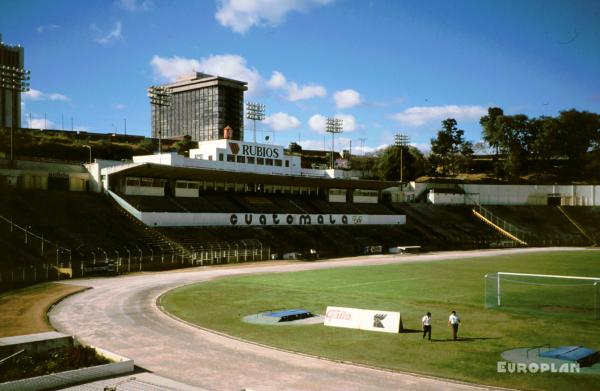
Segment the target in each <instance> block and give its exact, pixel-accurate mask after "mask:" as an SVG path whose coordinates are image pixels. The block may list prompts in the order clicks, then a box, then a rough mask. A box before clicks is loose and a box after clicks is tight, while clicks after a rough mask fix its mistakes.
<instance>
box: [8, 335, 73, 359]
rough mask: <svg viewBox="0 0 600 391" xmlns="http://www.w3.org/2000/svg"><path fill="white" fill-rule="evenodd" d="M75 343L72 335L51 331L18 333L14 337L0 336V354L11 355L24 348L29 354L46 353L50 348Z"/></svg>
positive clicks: (68, 345) (64, 346)
mask: <svg viewBox="0 0 600 391" xmlns="http://www.w3.org/2000/svg"><path fill="white" fill-rule="evenodd" d="M73 345H74V339H73V336H72V335H67V334H62V333H57V332H55V331H50V332H47V333H36V334H26V335H17V336H14V337H5V338H0V356H1V357H5V356H9V355H11V354H12V353H16V352H18V351H20V350H22V349H24V350H25V351H26V352H27V353H29V354H38V353H45V352H47V351H49V350H53V349H59V348H69V347H72V346H73Z"/></svg>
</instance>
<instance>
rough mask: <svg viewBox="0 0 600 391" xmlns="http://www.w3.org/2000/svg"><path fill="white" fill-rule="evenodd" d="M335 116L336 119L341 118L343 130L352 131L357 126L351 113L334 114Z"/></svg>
mask: <svg viewBox="0 0 600 391" xmlns="http://www.w3.org/2000/svg"><path fill="white" fill-rule="evenodd" d="M335 118H337V119H341V120H342V121H343V122H342V130H343V131H344V132H352V131H354V130H356V128H357V127H358V125H357V123H356V118H354V116H353V115H351V114H341V113H339V114H336V115H335Z"/></svg>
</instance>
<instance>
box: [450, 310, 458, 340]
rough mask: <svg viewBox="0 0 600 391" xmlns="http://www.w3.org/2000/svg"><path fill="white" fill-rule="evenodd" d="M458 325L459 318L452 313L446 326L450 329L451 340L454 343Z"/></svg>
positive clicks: (454, 312)
mask: <svg viewBox="0 0 600 391" xmlns="http://www.w3.org/2000/svg"><path fill="white" fill-rule="evenodd" d="M459 323H460V318H459V317H458V315H456V311H452V313H451V314H450V317H449V318H448V326H449V327H452V338H454V340H455V341H456V338H457V336H456V334H458V324H459Z"/></svg>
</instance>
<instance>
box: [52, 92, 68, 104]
mask: <svg viewBox="0 0 600 391" xmlns="http://www.w3.org/2000/svg"><path fill="white" fill-rule="evenodd" d="M48 99H50V100H59V101H62V102H68V101H70V100H71V99H69V97H68V96H66V95H63V94H58V93H52V94H49V95H48Z"/></svg>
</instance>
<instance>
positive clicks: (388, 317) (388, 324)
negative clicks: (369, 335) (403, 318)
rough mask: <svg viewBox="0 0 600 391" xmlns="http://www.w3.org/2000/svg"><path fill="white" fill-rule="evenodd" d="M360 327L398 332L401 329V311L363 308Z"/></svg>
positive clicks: (362, 328)
mask: <svg viewBox="0 0 600 391" xmlns="http://www.w3.org/2000/svg"><path fill="white" fill-rule="evenodd" d="M360 329H361V330H369V331H382V332H385V333H397V332H399V331H400V312H390V311H373V310H363V315H362V319H361V322H360Z"/></svg>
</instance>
